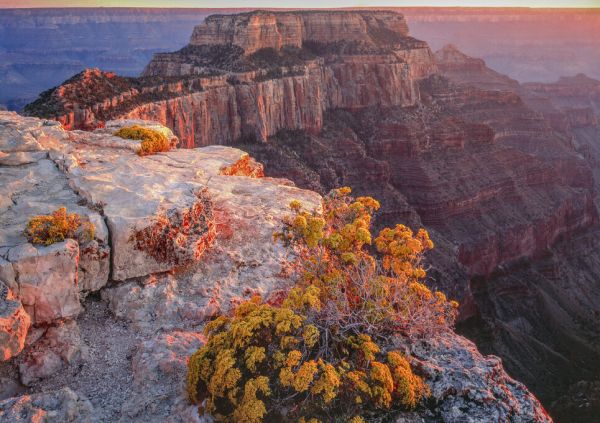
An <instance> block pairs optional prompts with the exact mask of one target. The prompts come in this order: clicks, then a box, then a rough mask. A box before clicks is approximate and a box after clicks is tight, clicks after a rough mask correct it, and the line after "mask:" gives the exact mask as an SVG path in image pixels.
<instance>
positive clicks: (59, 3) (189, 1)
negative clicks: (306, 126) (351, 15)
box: [0, 0, 600, 9]
mask: <svg viewBox="0 0 600 423" xmlns="http://www.w3.org/2000/svg"><path fill="white" fill-rule="evenodd" d="M211 4H212V5H211ZM67 7H68V8H71V7H73V8H79V7H118V8H127V7H136V8H165V9H176V8H197V9H216V8H240V9H242V8H250V9H253V8H290V9H334V8H344V7H368V8H376V7H451V8H454V7H467V8H533V9H552V8H560V9H562V8H566V9H598V8H600V1H598V0H572V1H568V0H528V1H526V2H523V1H520V0H497V1H491V2H489V1H488V2H483V1H481V0H464V1H460V2H457V1H453V0H437V1H427V0H425V1H411V2H399V1H396V0H373V1H371V0H360V1H348V0H330V1H328V2H327V5H326V6H325V5H323V2H322V1H318V0H304V1H301V0H294V1H288V2H285V3H284V4H282V2H277V1H272V0H256V1H255V2H253V3H252V4H251V5H249V4H248V2H247V1H242V0H224V1H222V2H219V6H218V7H215V6H214V3H213V2H208V1H196V0H171V1H166V0H79V1H72V0H19V1H15V0H0V9H28V8H67Z"/></svg>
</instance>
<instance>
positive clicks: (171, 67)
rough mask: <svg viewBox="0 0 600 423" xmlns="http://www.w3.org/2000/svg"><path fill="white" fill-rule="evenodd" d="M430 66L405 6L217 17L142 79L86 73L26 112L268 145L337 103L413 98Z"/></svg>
mask: <svg viewBox="0 0 600 423" xmlns="http://www.w3.org/2000/svg"><path fill="white" fill-rule="evenodd" d="M276 29H277V30H276ZM278 31H279V32H278ZM433 71H435V64H434V60H433V54H432V53H431V51H430V50H429V48H428V47H427V45H426V44H425V43H423V42H422V41H419V40H415V39H414V38H412V37H409V36H408V30H407V26H406V22H405V20H404V18H403V16H402V15H401V14H398V13H392V12H322V13H319V12H305V13H266V12H252V13H248V14H241V15H233V16H227V15H216V16H212V17H210V18H209V19H207V21H206V22H205V23H204V24H202V25H199V26H198V27H197V28H196V30H195V31H194V34H193V35H192V38H191V41H190V44H189V45H188V46H187V47H185V48H183V49H182V50H180V51H178V52H174V53H162V54H157V55H156V56H155V58H154V59H153V60H152V61H151V62H150V64H149V65H148V66H147V67H146V70H145V71H144V74H143V76H144V77H143V78H140V79H131V78H129V79H127V78H121V77H117V76H116V75H113V74H108V73H103V72H100V71H98V70H88V71H86V72H83V73H81V74H79V75H77V76H75V77H74V78H72V79H71V80H69V81H66V82H65V83H64V84H63V85H62V86H61V87H58V88H57V89H55V90H53V91H49V92H46V93H44V94H43V95H42V96H41V97H40V99H38V101H36V102H34V103H32V104H30V105H29V106H28V107H27V110H26V113H28V114H32V115H36V116H44V117H51V118H54V119H57V120H59V121H60V122H61V123H62V124H63V125H64V126H65V128H69V129H73V128H84V129H86V128H95V127H98V126H101V125H102V124H103V122H105V121H106V120H109V119H113V118H135V119H150V120H156V121H158V122H160V123H162V124H164V125H166V126H169V127H171V128H173V130H174V131H175V133H176V135H178V136H179V138H180V139H181V141H182V146H185V147H194V146H205V145H211V144H224V145H230V144H232V143H234V142H236V141H239V140H258V141H263V142H264V141H266V139H267V138H268V137H269V136H272V135H274V134H276V133H277V131H279V130H282V129H301V130H307V131H310V132H318V131H320V130H321V129H322V125H323V116H324V113H325V112H326V111H327V110H331V109H335V108H351V109H360V108H364V107H368V106H375V105H384V106H410V105H415V104H416V103H417V102H418V101H419V98H420V95H419V90H418V84H417V82H418V81H419V80H420V79H422V78H424V77H427V76H428V75H430V74H431V73H432V72H433Z"/></svg>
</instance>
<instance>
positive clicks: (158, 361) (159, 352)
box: [121, 331, 205, 423]
mask: <svg viewBox="0 0 600 423" xmlns="http://www.w3.org/2000/svg"><path fill="white" fill-rule="evenodd" d="M204 342H205V339H204V336H203V335H200V334H197V333H192V332H181V331H175V332H171V333H167V334H162V335H159V336H157V337H155V338H153V339H151V340H148V341H144V342H142V343H141V344H140V345H139V346H138V348H137V351H136V353H135V356H134V357H133V373H134V380H133V384H134V392H133V394H132V396H131V397H130V398H129V400H127V401H126V402H125V404H124V405H123V409H122V413H121V421H123V422H144V423H146V422H148V423H150V422H157V423H158V422H163V421H165V420H167V419H171V420H172V421H182V422H183V421H194V417H193V416H195V418H199V417H198V411H197V407H193V406H192V407H191V408H193V409H194V410H193V411H192V412H191V414H190V410H189V408H190V403H189V400H188V398H187V394H186V378H187V363H188V360H189V357H190V356H191V355H192V354H193V353H194V352H196V351H197V350H198V348H200V347H201V346H202V345H203V344H204ZM186 416H187V417H186ZM188 418H190V419H189V420H188ZM178 419H179V420H178Z"/></svg>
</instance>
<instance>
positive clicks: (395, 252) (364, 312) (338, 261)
mask: <svg viewBox="0 0 600 423" xmlns="http://www.w3.org/2000/svg"><path fill="white" fill-rule="evenodd" d="M350 193H351V190H350V188H347V187H345V188H340V189H337V190H333V191H332V192H331V193H330V194H329V195H328V196H326V197H325V199H324V204H323V210H324V211H323V214H322V215H321V214H317V213H314V212H310V211H307V210H303V209H302V205H301V204H300V203H299V202H298V201H293V202H292V203H291V204H290V208H291V210H292V212H293V213H294V216H293V217H291V218H290V219H289V220H288V221H287V222H286V227H285V228H284V230H283V231H282V232H281V233H279V234H276V237H277V238H278V239H281V240H283V241H284V242H285V243H287V244H288V245H290V246H292V247H293V248H294V250H295V252H296V254H297V257H298V259H297V260H296V262H295V263H294V268H295V269H296V274H297V279H298V284H299V286H316V287H318V288H319V292H320V300H321V302H322V303H323V304H328V307H327V310H326V311H325V312H324V313H321V315H320V318H321V319H323V320H325V321H327V322H330V323H331V324H335V325H338V326H340V330H342V331H343V330H345V326H346V325H348V326H349V327H351V328H355V327H356V325H357V324H358V325H360V326H361V327H362V330H361V331H362V332H363V333H367V334H369V335H371V336H385V335H386V334H387V333H398V332H400V333H402V334H404V335H407V336H411V337H419V336H426V335H428V334H431V333H433V332H436V331H440V330H446V329H447V328H449V327H450V326H452V324H453V323H454V319H455V317H456V310H457V307H458V304H457V303H456V302H453V301H448V300H447V299H446V296H445V295H444V294H443V293H441V292H432V291H431V290H430V289H429V288H428V287H427V286H426V285H425V284H424V283H423V281H424V279H425V277H426V276H427V275H426V271H425V268H424V267H423V264H422V261H423V255H424V254H425V253H426V252H427V251H429V250H431V249H432V248H433V242H432V241H431V239H430V238H429V234H428V233H427V231H425V230H424V229H420V230H419V231H418V232H417V233H416V234H415V233H413V231H412V230H411V229H410V228H408V227H407V226H404V225H396V227H394V228H385V229H383V230H381V231H380V232H379V234H378V235H377V236H376V237H374V236H373V235H372V234H371V220H372V216H373V213H374V212H375V211H377V210H378V209H379V207H380V205H379V203H378V202H377V201H376V200H374V199H372V198H370V197H358V198H356V199H353V198H351V197H350V196H349V195H350ZM373 252H375V253H376V254H373ZM361 322H362V324H361ZM352 330H354V329H352Z"/></svg>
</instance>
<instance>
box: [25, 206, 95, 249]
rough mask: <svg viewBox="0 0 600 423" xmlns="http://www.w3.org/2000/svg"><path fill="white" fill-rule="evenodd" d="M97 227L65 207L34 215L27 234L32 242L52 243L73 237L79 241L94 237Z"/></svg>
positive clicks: (26, 231)
mask: <svg viewBox="0 0 600 423" xmlns="http://www.w3.org/2000/svg"><path fill="white" fill-rule="evenodd" d="M95 235H96V228H95V227H94V224H93V223H91V222H89V221H83V222H82V220H81V217H80V216H79V215H78V214H76V213H67V209H66V208H65V207H60V208H59V209H57V210H55V211H53V212H52V213H51V214H49V215H39V216H34V217H32V218H31V219H30V220H29V222H28V223H27V227H26V229H25V236H26V237H27V239H28V240H29V242H31V243H32V244H40V245H52V244H54V243H56V242H62V241H64V240H65V239H67V238H73V239H76V240H78V241H79V242H87V241H91V240H93V239H94V237H95Z"/></svg>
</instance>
